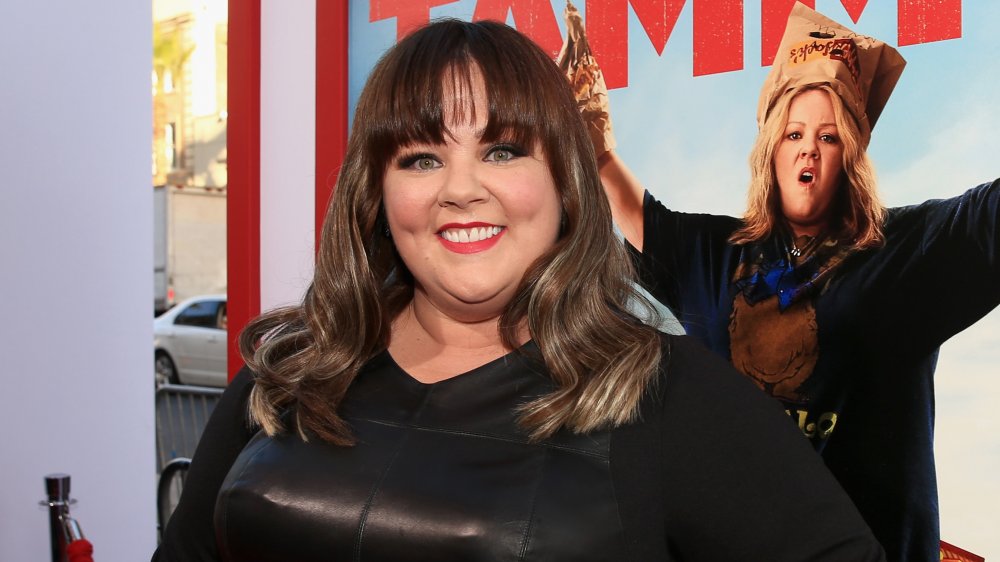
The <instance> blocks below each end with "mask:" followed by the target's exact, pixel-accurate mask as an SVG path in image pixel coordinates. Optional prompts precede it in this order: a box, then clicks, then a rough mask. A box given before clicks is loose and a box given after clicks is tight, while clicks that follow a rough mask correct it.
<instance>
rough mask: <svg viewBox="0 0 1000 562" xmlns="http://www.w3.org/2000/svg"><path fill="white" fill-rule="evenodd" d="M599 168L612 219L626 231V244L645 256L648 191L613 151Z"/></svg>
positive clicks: (608, 152)
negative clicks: (646, 197)
mask: <svg viewBox="0 0 1000 562" xmlns="http://www.w3.org/2000/svg"><path fill="white" fill-rule="evenodd" d="M597 167H598V170H599V171H600V174H601V184H603V185H604V193H605V195H607V197H608V203H609V204H610V205H611V215H612V217H614V220H615V224H617V225H618V228H619V229H620V230H621V231H622V234H623V235H624V236H625V240H627V241H628V243H629V244H631V245H632V246H633V247H635V249H636V250H639V252H642V244H643V209H642V201H643V196H644V195H645V189H643V187H642V185H641V184H640V183H639V180H638V178H636V177H635V175H634V174H632V170H630V169H629V168H628V166H626V165H625V161H624V160H622V159H621V157H620V156H618V153H617V152H615V151H614V150H613V149H612V150H608V151H607V152H605V153H604V154H602V155H600V156H599V157H598V159H597Z"/></svg>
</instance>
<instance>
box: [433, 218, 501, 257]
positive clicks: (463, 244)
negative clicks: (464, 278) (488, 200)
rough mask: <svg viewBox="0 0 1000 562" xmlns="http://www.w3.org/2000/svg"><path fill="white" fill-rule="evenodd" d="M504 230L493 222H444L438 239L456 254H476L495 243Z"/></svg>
mask: <svg viewBox="0 0 1000 562" xmlns="http://www.w3.org/2000/svg"><path fill="white" fill-rule="evenodd" d="M506 232H507V229H506V228H505V227H502V226H497V225H495V224H486V223H476V224H446V225H444V226H442V227H441V230H439V231H438V240H440V241H441V245H443V246H444V247H445V248H446V249H448V250H450V251H452V252H455V253H456V254H478V253H479V252H485V251H486V250H489V249H490V248H492V247H493V246H495V245H497V243H499V241H500V239H501V238H503V234H504V233H506Z"/></svg>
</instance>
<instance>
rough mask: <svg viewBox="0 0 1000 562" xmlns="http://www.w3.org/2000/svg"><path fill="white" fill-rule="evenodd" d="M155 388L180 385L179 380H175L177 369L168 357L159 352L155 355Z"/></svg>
mask: <svg viewBox="0 0 1000 562" xmlns="http://www.w3.org/2000/svg"><path fill="white" fill-rule="evenodd" d="M155 367H156V386H160V385H161V384H165V383H170V384H180V382H181V381H180V379H178V378H177V367H175V366H174V361H173V359H171V358H170V356H169V355H167V354H166V353H164V352H162V351H160V352H157V354H156V361H155Z"/></svg>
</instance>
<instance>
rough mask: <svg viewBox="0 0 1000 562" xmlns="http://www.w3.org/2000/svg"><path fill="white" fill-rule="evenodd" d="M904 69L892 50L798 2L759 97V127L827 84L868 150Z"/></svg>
mask: <svg viewBox="0 0 1000 562" xmlns="http://www.w3.org/2000/svg"><path fill="white" fill-rule="evenodd" d="M904 66H906V61H905V60H903V57H902V56H900V54H899V52H897V51H896V49H893V48H892V47H891V46H889V45H887V44H885V43H884V42H882V41H879V40H878V39H875V38H874V37H868V36H865V35H858V34H857V33H855V32H853V31H851V30H850V29H847V28H846V27H844V26H842V25H840V24H839V23H837V22H835V21H833V20H831V19H830V18H828V17H826V16H824V15H823V14H820V13H819V12H817V11H815V10H813V9H811V8H809V7H808V6H806V5H805V4H802V3H801V2H796V3H795V6H794V7H793V8H792V12H791V13H790V14H789V16H788V25H787V26H786V27H785V34H784V36H782V38H781V46H780V47H778V53H777V54H776V55H775V57H774V64H773V65H772V66H771V72H770V73H768V75H767V78H766V79H765V80H764V86H763V88H761V91H760V102H759V103H758V105H757V125H758V127H763V125H764V121H765V120H766V119H767V115H768V113H770V111H771V109H772V108H773V107H774V105H775V103H777V101H778V100H779V99H780V98H781V96H783V95H785V94H786V93H787V92H788V91H789V90H790V89H792V88H794V87H796V86H801V85H806V84H824V83H825V84H829V85H830V87H831V88H833V91H835V92H837V94H838V95H840V98H841V99H842V100H843V101H844V105H845V106H846V107H847V109H848V110H849V111H850V112H851V114H852V115H853V116H854V118H855V120H856V121H857V123H858V129H860V131H861V135H862V141H863V144H864V146H868V141H869V140H870V139H871V131H872V127H874V126H875V121H876V120H878V117H879V115H881V114H882V109H883V108H884V107H885V104H886V102H887V101H889V95H890V94H891V93H892V89H893V88H894V87H895V86H896V82H897V81H898V80H899V76H900V75H901V74H902V73H903V67H904Z"/></svg>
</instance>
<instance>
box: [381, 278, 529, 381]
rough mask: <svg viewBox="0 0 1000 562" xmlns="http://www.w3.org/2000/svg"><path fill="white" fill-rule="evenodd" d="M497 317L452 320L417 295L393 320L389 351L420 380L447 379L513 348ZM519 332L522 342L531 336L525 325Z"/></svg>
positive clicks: (399, 363) (398, 362)
mask: <svg viewBox="0 0 1000 562" xmlns="http://www.w3.org/2000/svg"><path fill="white" fill-rule="evenodd" d="M498 320H499V317H496V316H494V317H490V318H484V319H477V320H472V321H469V320H459V319H455V318H452V317H450V316H449V315H447V314H445V313H444V312H442V311H441V310H439V309H437V308H435V307H434V306H433V305H432V304H431V303H430V302H427V301H426V300H424V299H421V298H420V297H419V295H418V296H416V297H415V298H414V300H413V301H411V302H410V304H409V305H408V306H407V307H406V308H405V309H404V310H403V312H402V313H401V314H400V315H399V316H397V317H396V319H395V320H394V321H393V323H392V339H391V340H390V343H389V354H390V355H392V357H393V360H394V361H395V362H396V363H397V364H398V365H399V366H400V367H401V368H402V369H403V370H404V371H406V372H407V373H409V374H410V376H412V377H413V378H415V379H417V380H419V381H420V382H424V383H433V382H438V381H442V380H445V379H449V378H451V377H454V376H456V375H460V374H462V373H464V372H467V371H470V370H472V369H474V368H476V367H479V366H481V365H484V364H486V363H489V362H490V361H493V360H494V359H497V358H499V357H502V356H504V355H506V354H508V353H510V352H511V351H512V350H511V349H510V348H509V347H507V346H506V345H504V342H503V338H502V337H501V336H500V329H499V323H498ZM519 332H520V333H519V337H518V341H517V342H516V343H517V344H518V345H521V344H523V343H525V342H527V341H528V339H530V336H529V335H528V330H527V327H526V326H525V328H524V329H523V330H520V331H519Z"/></svg>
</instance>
